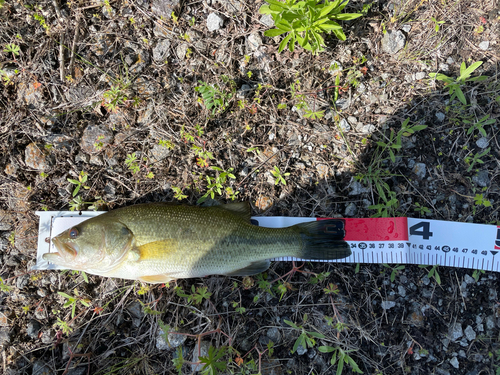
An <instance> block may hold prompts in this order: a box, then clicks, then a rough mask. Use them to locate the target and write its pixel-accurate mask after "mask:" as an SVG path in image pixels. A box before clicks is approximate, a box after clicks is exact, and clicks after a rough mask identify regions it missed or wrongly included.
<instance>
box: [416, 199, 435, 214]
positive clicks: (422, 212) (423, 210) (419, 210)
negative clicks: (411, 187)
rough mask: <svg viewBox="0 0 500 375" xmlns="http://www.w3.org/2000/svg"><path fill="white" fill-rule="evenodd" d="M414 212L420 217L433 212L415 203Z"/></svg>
mask: <svg viewBox="0 0 500 375" xmlns="http://www.w3.org/2000/svg"><path fill="white" fill-rule="evenodd" d="M413 211H415V212H418V213H419V214H420V215H422V216H423V215H426V214H428V213H430V212H431V210H430V209H429V208H427V207H425V206H422V205H420V203H418V202H417V203H415V208H414V209H413Z"/></svg>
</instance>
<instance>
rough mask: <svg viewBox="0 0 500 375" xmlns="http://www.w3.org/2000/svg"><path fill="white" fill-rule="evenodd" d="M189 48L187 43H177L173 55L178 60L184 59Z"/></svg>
mask: <svg viewBox="0 0 500 375" xmlns="http://www.w3.org/2000/svg"><path fill="white" fill-rule="evenodd" d="M188 48H189V44H187V43H179V45H178V46H177V48H176V49H175V54H176V55H177V57H178V58H179V59H181V60H182V59H184V57H186V53H187V50H188Z"/></svg>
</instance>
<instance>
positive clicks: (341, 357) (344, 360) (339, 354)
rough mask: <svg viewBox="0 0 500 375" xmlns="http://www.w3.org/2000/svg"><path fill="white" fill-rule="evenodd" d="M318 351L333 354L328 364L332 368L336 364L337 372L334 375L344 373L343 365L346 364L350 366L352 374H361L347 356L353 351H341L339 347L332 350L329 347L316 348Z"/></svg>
mask: <svg viewBox="0 0 500 375" xmlns="http://www.w3.org/2000/svg"><path fill="white" fill-rule="evenodd" d="M318 350H319V351H320V352H321V353H333V354H332V358H331V359H330V364H331V365H332V366H334V365H335V363H337V360H338V363H337V371H336V373H335V374H336V375H342V371H344V364H347V365H349V366H351V369H352V371H353V372H355V373H357V374H363V371H361V370H360V369H359V366H358V364H357V363H356V362H355V361H354V359H352V357H351V356H350V355H349V353H352V352H354V351H355V350H352V349H351V350H343V349H341V348H339V347H336V348H333V347H331V346H320V347H318Z"/></svg>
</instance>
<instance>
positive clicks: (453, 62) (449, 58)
mask: <svg viewBox="0 0 500 375" xmlns="http://www.w3.org/2000/svg"><path fill="white" fill-rule="evenodd" d="M446 63H447V64H450V65H451V64H455V60H453V57H451V56H450V57H448V58H447V59H446Z"/></svg>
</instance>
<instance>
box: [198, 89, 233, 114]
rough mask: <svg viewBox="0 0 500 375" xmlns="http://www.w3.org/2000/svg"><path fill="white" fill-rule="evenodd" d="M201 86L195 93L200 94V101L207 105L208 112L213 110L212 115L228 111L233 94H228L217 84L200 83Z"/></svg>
mask: <svg viewBox="0 0 500 375" xmlns="http://www.w3.org/2000/svg"><path fill="white" fill-rule="evenodd" d="M198 83H199V84H200V86H196V87H195V88H194V89H195V91H197V92H199V93H200V95H201V98H200V99H199V101H200V102H201V103H203V104H204V105H205V107H206V108H207V109H208V110H212V115H214V114H215V113H221V112H223V111H225V110H226V108H227V106H228V101H229V100H230V99H231V98H232V97H233V94H232V92H226V91H224V90H223V89H221V87H220V86H219V85H217V84H214V85H210V84H209V83H206V82H203V81H198Z"/></svg>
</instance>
